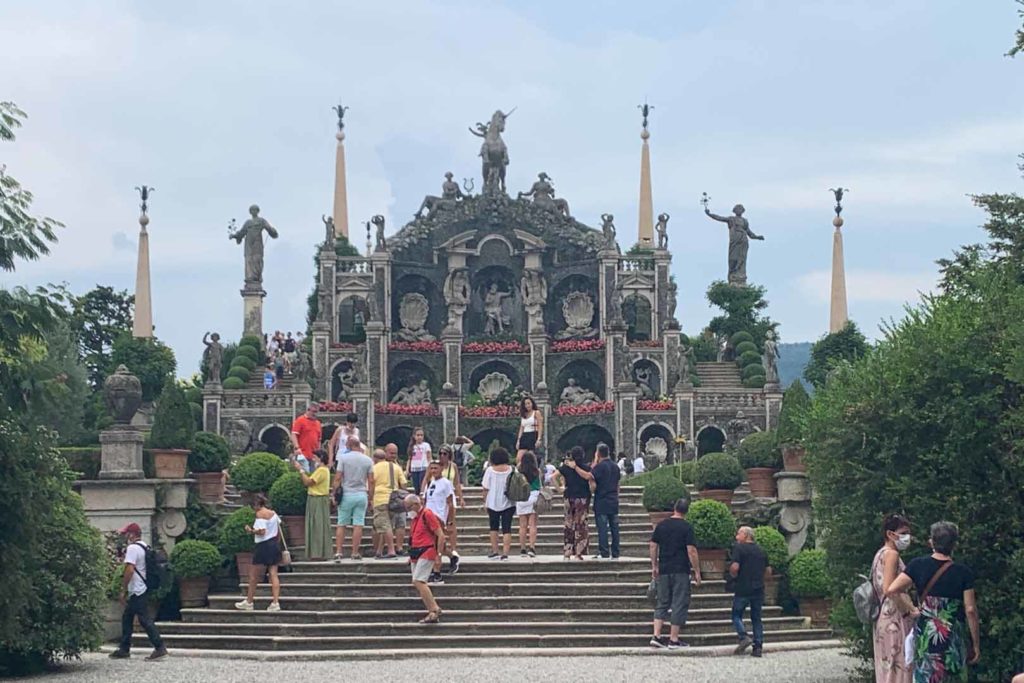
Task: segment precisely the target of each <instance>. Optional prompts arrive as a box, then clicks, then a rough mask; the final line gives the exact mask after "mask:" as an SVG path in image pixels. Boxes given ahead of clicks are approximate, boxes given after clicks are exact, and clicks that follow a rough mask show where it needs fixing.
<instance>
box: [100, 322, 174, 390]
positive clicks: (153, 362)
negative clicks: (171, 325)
mask: <svg viewBox="0 0 1024 683" xmlns="http://www.w3.org/2000/svg"><path fill="white" fill-rule="evenodd" d="M118 365H124V366H125V367H127V368H128V370H130V371H131V373H132V374H133V375H135V376H136V377H138V378H139V382H140V383H141V384H142V400H143V401H155V400H156V399H157V397H158V396H160V392H161V391H162V390H163V388H164V386H165V385H166V383H167V382H168V381H169V380H173V379H174V368H175V367H176V365H177V363H176V362H175V360H174V352H173V351H172V350H171V349H170V348H169V347H167V346H166V345H164V343H163V342H161V341H160V340H159V339H156V338H155V337H133V336H132V335H131V334H129V333H125V334H123V335H121V336H120V337H118V338H117V339H115V340H114V344H113V346H112V348H111V352H110V366H111V367H113V368H116V367H117V366H118Z"/></svg>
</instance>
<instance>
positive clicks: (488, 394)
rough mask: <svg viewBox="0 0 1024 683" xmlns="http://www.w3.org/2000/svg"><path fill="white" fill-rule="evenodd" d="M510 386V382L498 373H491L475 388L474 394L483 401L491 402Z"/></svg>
mask: <svg viewBox="0 0 1024 683" xmlns="http://www.w3.org/2000/svg"><path fill="white" fill-rule="evenodd" d="M511 386H512V380H510V379H509V378H508V377H506V376H505V375H503V374H502V373H500V372H492V373H490V374H488V375H484V378H483V379H482V380H480V384H478V385H477V386H476V393H478V394H480V397H481V398H483V399H484V400H485V401H493V400H494V399H496V398H498V397H499V396H501V392H503V391H505V390H506V389H508V388H509V387H511Z"/></svg>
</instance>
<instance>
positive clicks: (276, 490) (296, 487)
mask: <svg viewBox="0 0 1024 683" xmlns="http://www.w3.org/2000/svg"><path fill="white" fill-rule="evenodd" d="M306 496H307V491H306V487H305V486H304V485H303V484H302V475H300V474H299V473H298V472H295V471H291V472H286V473H285V474H283V475H281V476H280V477H278V478H277V481H275V482H274V485H273V486H271V487H270V507H272V508H274V511H275V512H276V513H277V514H279V515H301V514H305V512H306Z"/></svg>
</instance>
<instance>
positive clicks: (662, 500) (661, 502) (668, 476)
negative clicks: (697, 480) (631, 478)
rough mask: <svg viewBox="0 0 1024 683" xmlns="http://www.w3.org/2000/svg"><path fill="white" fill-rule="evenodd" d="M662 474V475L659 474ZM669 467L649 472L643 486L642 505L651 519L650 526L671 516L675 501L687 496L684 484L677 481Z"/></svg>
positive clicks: (673, 471)
mask: <svg viewBox="0 0 1024 683" xmlns="http://www.w3.org/2000/svg"><path fill="white" fill-rule="evenodd" d="M661 472H664V474H659V473H661ZM675 475H676V473H675V470H674V469H673V468H671V467H662V468H659V469H657V470H654V471H653V472H651V474H650V477H649V479H648V480H647V483H646V484H645V485H644V496H643V503H644V507H645V508H646V509H647V514H649V515H650V517H651V526H657V525H658V522H661V521H662V520H664V519H667V518H669V517H671V516H672V510H673V508H675V504H676V501H677V500H679V499H680V498H685V497H686V496H687V495H688V494H687V491H686V484H684V483H683V482H682V480H680V479H678V478H677V477H676V476H675Z"/></svg>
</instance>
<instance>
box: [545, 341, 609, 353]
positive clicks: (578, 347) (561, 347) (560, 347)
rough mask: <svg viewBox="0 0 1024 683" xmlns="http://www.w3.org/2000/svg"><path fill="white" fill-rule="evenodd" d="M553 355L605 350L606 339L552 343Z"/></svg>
mask: <svg viewBox="0 0 1024 683" xmlns="http://www.w3.org/2000/svg"><path fill="white" fill-rule="evenodd" d="M549 348H550V350H551V353H566V352H570V351H596V350H598V349H603V348H604V339H563V340H561V341H553V342H551V346H550V347H549Z"/></svg>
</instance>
